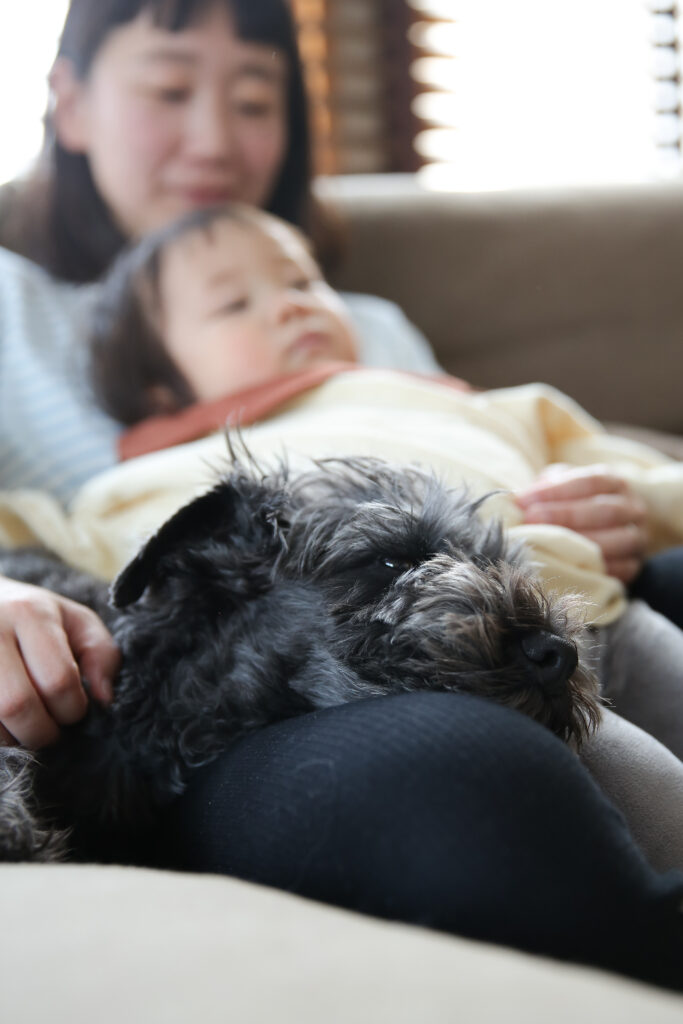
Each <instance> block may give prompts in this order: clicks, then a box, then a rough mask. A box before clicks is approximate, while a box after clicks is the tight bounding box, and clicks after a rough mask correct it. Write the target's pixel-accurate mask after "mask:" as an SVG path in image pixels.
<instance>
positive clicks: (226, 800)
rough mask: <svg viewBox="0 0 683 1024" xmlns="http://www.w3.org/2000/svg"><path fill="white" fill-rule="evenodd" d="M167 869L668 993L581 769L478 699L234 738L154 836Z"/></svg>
mask: <svg viewBox="0 0 683 1024" xmlns="http://www.w3.org/2000/svg"><path fill="white" fill-rule="evenodd" d="M163 844H164V846H165V848H166V849H167V850H168V849H170V850H171V851H172V853H171V856H172V858H173V866H176V867H182V868H186V869H190V870H197V871H215V872H223V873H226V874H230V875H236V876H239V877H241V878H246V879H250V880H253V881H257V882H262V883H266V884H268V885H272V886H276V887H278V888H281V889H286V890H288V891H291V892H296V893H300V894H303V895H305V896H309V897H312V898H314V899H318V900H322V901H325V902H328V903H333V904H338V905H341V906H344V907H348V908H352V909H356V910H360V911H363V912H366V913H370V914H375V915H378V916H381V917H387V918H392V919H398V920H401V921H408V922H415V923H420V924H425V925H429V926H433V927H435V928H439V929H443V930H446V931H450V932H455V933H458V934H461V935H468V936H473V937H475V938H479V939H485V940H489V941H492V942H498V943H504V944H509V945H513V946H517V947H520V948H522V949H527V950H532V951H538V952H542V953H546V954H549V955H552V956H558V957H563V958H569V959H575V960H579V961H584V962H588V963H594V964H599V965H602V966H606V967H609V968H613V969H615V970H617V971H622V972H625V973H630V974H633V975H635V976H637V977H643V978H647V979H648V980H651V981H658V982H660V983H662V984H668V985H672V986H676V985H683V977H681V972H682V971H683V968H682V966H681V965H683V915H681V913H680V912H678V909H677V908H678V907H679V906H680V904H681V901H682V900H683V876H681V875H676V874H673V873H671V874H668V875H658V874H657V873H656V872H654V871H653V870H652V869H651V868H650V867H649V866H648V865H647V863H646V862H645V860H644V858H643V857H642V856H641V854H640V852H639V850H638V849H637V847H636V846H635V844H634V843H633V841H632V840H631V837H630V834H629V833H628V831H627V829H626V826H625V824H624V822H623V819H622V818H621V816H620V815H619V813H618V812H617V811H616V810H615V808H614V807H613V805H612V804H610V803H609V802H608V800H607V799H606V798H605V797H604V796H603V795H602V793H601V792H600V790H599V789H598V788H597V786H596V785H595V784H594V783H593V781H592V779H591V778H590V776H589V775H588V773H587V772H586V771H585V770H584V769H583V767H582V766H581V764H580V763H579V761H578V759H577V758H576V757H575V756H574V754H573V753H572V752H571V751H570V750H568V749H567V748H566V747H565V746H564V745H563V744H562V743H561V742H560V741H559V740H558V739H556V738H555V737H554V736H552V735H551V734H550V733H549V732H548V731H547V730H545V729H543V728H541V727H540V726H539V725H537V724H536V723H534V722H532V721H531V720H530V719H528V718H526V717H525V716H523V715H521V714H519V713H517V712H514V711H510V710H508V709H505V708H502V707H499V706H497V705H495V704H493V703H490V702H487V701H483V700H480V699H478V698H475V697H469V696H465V695H455V694H440V693H414V694H405V695H401V696H396V697H389V698H382V699H379V700H368V701H362V702H358V703H355V704H347V705H344V706H342V707H339V708H333V709H329V710H327V711H322V712H316V713H313V714H310V715H306V716H303V717H301V718H296V719H292V720H290V721H287V722H283V723H280V724H278V725H275V726H271V727H270V728H267V729H263V730H261V731H259V732H256V733H253V734H251V735H249V736H248V737H246V738H244V739H243V740H240V741H239V742H238V743H237V744H235V745H234V747H233V748H232V749H231V750H230V751H229V752H227V753H226V754H225V755H223V756H222V757H221V758H220V759H219V760H218V761H216V762H215V763H214V764H212V765H211V766H209V767H208V768H206V769H204V770H202V771H201V772H199V773H198V774H197V775H196V776H195V778H194V780H193V782H192V784H191V786H190V789H189V791H188V792H187V794H186V795H185V796H184V797H183V798H182V799H181V800H180V801H178V803H177V804H176V805H175V807H174V808H173V811H172V813H171V814H170V815H169V819H168V821H167V823H166V829H165V834H164V836H163Z"/></svg>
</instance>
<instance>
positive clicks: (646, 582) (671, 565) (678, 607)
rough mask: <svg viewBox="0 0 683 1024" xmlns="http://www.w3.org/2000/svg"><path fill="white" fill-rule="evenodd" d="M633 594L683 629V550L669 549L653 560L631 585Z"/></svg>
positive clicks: (680, 548)
mask: <svg viewBox="0 0 683 1024" xmlns="http://www.w3.org/2000/svg"><path fill="white" fill-rule="evenodd" d="M630 594H631V597H639V598H640V599H641V601H645V602H647V604H649V605H650V607H651V608H654V610H655V611H656V612H659V613H660V615H664V616H666V618H667V619H670V620H671V621H672V622H674V623H675V624H676V625H677V626H678V627H679V628H680V629H683V547H678V548H669V549H668V551H661V552H660V553H659V554H658V555H653V557H652V558H649V559H648V560H647V562H646V563H645V565H644V566H643V569H642V571H641V573H640V575H639V576H638V578H637V579H636V580H635V581H634V582H633V584H632V585H631V588H630Z"/></svg>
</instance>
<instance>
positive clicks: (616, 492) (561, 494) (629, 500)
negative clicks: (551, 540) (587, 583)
mask: <svg viewBox="0 0 683 1024" xmlns="http://www.w3.org/2000/svg"><path fill="white" fill-rule="evenodd" d="M515 500H516V501H517V504H518V505H519V506H520V508H521V509H522V511H523V513H524V521H525V522H527V523H552V524H554V525H555V526H566V527H568V528H569V529H570V530H575V531H576V532H577V533H582V534H583V535H584V537H588V539H589V540H592V541H595V543H596V544H597V545H598V546H599V547H600V549H601V551H602V554H603V558H604V560H605V565H606V568H607V572H608V574H609V575H610V576H616V577H617V579H619V580H621V581H622V583H626V584H628V583H631V582H632V581H633V580H634V579H635V577H636V576H637V575H638V573H639V572H640V569H641V567H642V564H643V560H644V558H645V552H646V548H647V539H648V531H647V509H646V507H645V504H644V502H643V501H641V499H640V498H639V497H638V496H637V495H635V494H633V493H632V492H631V491H630V490H629V487H628V484H627V483H626V482H625V481H624V480H622V479H621V478H620V477H619V476H617V475H616V474H614V473H613V472H611V470H609V469H608V468H607V467H605V466H585V467H581V468H578V469H577V468H570V467H569V466H560V465H557V466H552V467H551V468H550V469H549V470H548V471H547V472H545V473H542V474H541V476H540V477H539V478H538V479H537V480H536V482H535V483H534V484H532V485H531V487H527V488H526V489H525V490H524V491H520V492H518V493H517V494H516V495H515Z"/></svg>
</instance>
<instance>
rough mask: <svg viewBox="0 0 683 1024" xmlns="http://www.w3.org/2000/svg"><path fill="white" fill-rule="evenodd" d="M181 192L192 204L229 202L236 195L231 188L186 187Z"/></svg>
mask: <svg viewBox="0 0 683 1024" xmlns="http://www.w3.org/2000/svg"><path fill="white" fill-rule="evenodd" d="M180 194H181V196H182V198H183V199H184V201H185V202H186V203H188V205H190V206H219V205H220V204H221V203H229V202H230V201H231V200H232V199H233V197H234V194H233V192H232V190H231V189H229V188H185V189H181V191H180Z"/></svg>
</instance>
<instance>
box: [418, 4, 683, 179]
mask: <svg viewBox="0 0 683 1024" xmlns="http://www.w3.org/2000/svg"><path fill="white" fill-rule="evenodd" d="M409 2H410V3H411V5H412V6H413V7H415V8H416V10H417V11H418V13H420V12H421V13H424V14H428V15H432V16H438V17H441V18H442V19H444V20H443V21H442V22H441V23H438V22H429V21H426V20H425V21H424V22H420V21H418V24H417V25H415V27H414V29H413V41H414V42H416V43H417V44H418V45H421V46H423V47H424V48H425V49H426V50H427V51H428V52H429V53H431V54H433V56H425V57H422V58H420V59H418V60H417V61H415V63H414V65H413V68H412V73H413V75H414V77H415V78H416V80H417V81H418V82H419V83H420V84H421V85H424V86H426V87H427V91H425V92H424V93H422V94H421V95H420V96H419V97H418V99H417V100H416V105H415V112H416V113H417V114H418V115H419V116H420V117H421V118H424V119H426V121H427V125H428V126H427V127H426V129H425V130H424V131H423V132H421V133H420V134H419V135H418V137H417V140H416V148H417V150H418V152H419V153H420V154H421V155H422V156H423V157H425V158H426V159H427V160H428V161H429V163H428V165H427V166H426V167H425V168H424V169H423V171H421V172H420V175H421V177H422V179H423V182H424V183H425V184H426V185H428V186H431V187H436V188H447V189H458V190H468V189H471V190H482V189H487V188H490V189H496V188H510V187H515V186H517V187H534V186H541V187H545V186H555V185H560V186H561V185H591V184H607V183H629V182H640V181H647V180H653V179H656V178H657V177H662V176H669V175H672V174H679V173H680V166H678V167H676V166H675V164H676V161H675V160H672V161H669V162H668V163H667V162H666V160H665V156H664V155H662V152H661V150H658V149H657V145H656V136H657V134H659V136H660V139H661V140H662V141H667V139H664V138H663V136H664V135H665V134H666V133H667V132H668V134H669V135H671V140H672V141H674V142H675V141H676V133H677V132H678V131H679V125H678V119H677V117H676V116H675V115H674V114H672V116H671V118H670V121H671V124H665V120H666V119H664V120H661V119H660V120H659V121H657V119H656V115H655V108H656V106H657V104H658V102H661V99H662V95H663V93H662V87H661V84H660V85H659V86H657V83H656V81H655V76H654V74H653V66H654V62H655V59H656V57H657V55H658V54H659V58H660V61H661V60H662V59H664V58H667V59H669V60H674V61H676V60H678V59H679V58H678V54H677V53H676V52H675V51H674V50H659V51H655V48H654V47H653V45H652V43H653V38H656V39H657V41H658V42H659V43H667V42H669V40H668V34H670V33H671V26H672V19H670V18H669V19H667V18H663V19H658V18H656V17H654V16H653V14H652V11H651V8H650V7H648V5H647V4H646V3H644V2H643V0H566V2H554V3H548V0H515V2H511V0H487V2H486V3H482V2H481V0H448V2H444V0H409ZM663 34H667V39H664V38H662V36H663ZM671 88H674V89H675V88H676V87H675V86H671ZM678 101H679V97H673V98H672V103H673V105H674V106H677V104H678ZM667 138H668V135H667ZM669 155H671V154H669Z"/></svg>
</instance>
